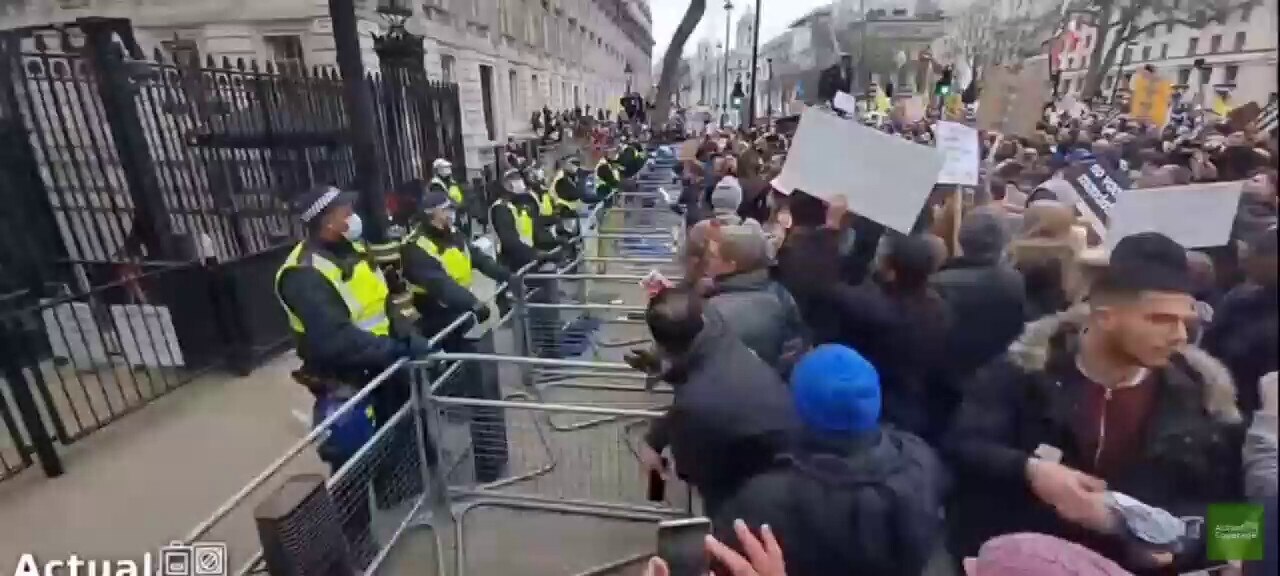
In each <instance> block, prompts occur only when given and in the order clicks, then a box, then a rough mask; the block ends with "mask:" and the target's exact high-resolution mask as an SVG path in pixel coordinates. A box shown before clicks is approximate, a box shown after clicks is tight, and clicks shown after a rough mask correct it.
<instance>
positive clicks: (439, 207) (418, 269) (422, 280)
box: [400, 190, 511, 335]
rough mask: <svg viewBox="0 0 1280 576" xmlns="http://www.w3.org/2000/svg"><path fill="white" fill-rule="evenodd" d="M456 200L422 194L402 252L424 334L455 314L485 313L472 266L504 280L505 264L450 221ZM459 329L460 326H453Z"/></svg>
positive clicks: (432, 192)
mask: <svg viewBox="0 0 1280 576" xmlns="http://www.w3.org/2000/svg"><path fill="white" fill-rule="evenodd" d="M456 208H457V207H456V206H455V205H454V204H453V201H452V200H451V199H450V198H449V197H448V196H447V195H445V194H444V193H441V192H439V191H436V190H429V191H427V193H426V194H425V195H424V197H423V201H422V205H421V210H420V211H419V213H418V214H419V216H418V217H417V222H416V225H415V226H414V228H413V230H412V231H410V233H409V235H408V236H407V237H406V239H405V242H404V245H403V247H402V249H401V252H400V257H401V262H402V265H403V273H404V278H405V280H406V281H408V282H409V285H410V289H411V290H412V292H413V303H414V306H415V307H417V309H418V312H419V313H420V314H421V315H422V320H421V324H420V327H421V329H422V333H423V334H424V335H433V334H435V333H437V332H439V331H440V330H441V329H443V328H444V327H446V326H448V325H449V324H450V323H452V322H453V321H454V320H455V319H456V318H457V317H458V315H459V314H464V313H466V312H472V313H474V314H475V317H476V321H478V322H481V323H483V322H485V321H487V320H488V319H489V313H490V312H489V306H488V305H487V304H485V303H484V302H482V301H480V299H479V298H476V296H475V294H473V293H472V292H471V284H472V278H473V275H474V272H475V271H479V272H480V273H481V274H484V275H485V276H488V277H489V278H492V279H493V280H494V281H495V282H498V283H502V282H506V281H507V279H508V278H510V277H511V273H510V272H509V271H507V269H505V268H503V267H502V266H500V265H499V264H498V263H497V262H495V261H494V260H493V258H490V257H489V255H487V254H485V252H484V250H482V249H480V248H479V247H477V246H475V245H473V244H472V242H471V241H470V240H469V239H468V238H467V237H466V236H464V235H463V234H462V232H461V231H459V230H457V228H455V227H454V220H455V215H454V211H455V210H456ZM454 332H455V334H461V333H462V332H463V331H462V330H455V331H454Z"/></svg>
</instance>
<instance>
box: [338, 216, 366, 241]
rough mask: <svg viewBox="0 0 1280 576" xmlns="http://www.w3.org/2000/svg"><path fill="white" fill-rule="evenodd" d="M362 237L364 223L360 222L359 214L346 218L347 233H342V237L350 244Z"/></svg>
mask: <svg viewBox="0 0 1280 576" xmlns="http://www.w3.org/2000/svg"><path fill="white" fill-rule="evenodd" d="M362 235H364V222H363V221H361V220H360V215H359V214H352V215H350V216H347V231H346V232H343V233H342V237H343V238H346V239H347V240H349V241H351V242H355V241H357V240H359V239H360V237H361V236H362Z"/></svg>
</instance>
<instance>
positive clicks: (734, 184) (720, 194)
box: [711, 176, 742, 212]
mask: <svg viewBox="0 0 1280 576" xmlns="http://www.w3.org/2000/svg"><path fill="white" fill-rule="evenodd" d="M741 205H742V185H741V184H739V183H738V179H737V178H734V177H733V176H725V177H724V178H721V179H720V182H718V183H716V187H715V189H713V190H712V191H711V209H712V210H713V211H715V212H737V211H738V206H741Z"/></svg>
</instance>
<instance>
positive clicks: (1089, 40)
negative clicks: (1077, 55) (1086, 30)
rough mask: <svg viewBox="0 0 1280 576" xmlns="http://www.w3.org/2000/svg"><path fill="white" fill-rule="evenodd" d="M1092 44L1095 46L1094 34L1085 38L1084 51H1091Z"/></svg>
mask: <svg viewBox="0 0 1280 576" xmlns="http://www.w3.org/2000/svg"><path fill="white" fill-rule="evenodd" d="M1092 44H1093V34H1090V35H1088V36H1085V37H1084V49H1085V50H1088V49H1089V47H1090V46H1091V45H1092Z"/></svg>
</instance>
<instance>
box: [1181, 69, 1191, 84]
mask: <svg viewBox="0 0 1280 576" xmlns="http://www.w3.org/2000/svg"><path fill="white" fill-rule="evenodd" d="M1188 82H1191V69H1190V68H1180V69H1178V84H1179V85H1182V86H1186V85H1187V83H1188Z"/></svg>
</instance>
